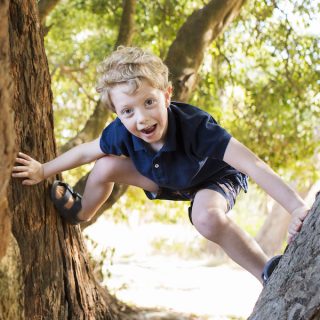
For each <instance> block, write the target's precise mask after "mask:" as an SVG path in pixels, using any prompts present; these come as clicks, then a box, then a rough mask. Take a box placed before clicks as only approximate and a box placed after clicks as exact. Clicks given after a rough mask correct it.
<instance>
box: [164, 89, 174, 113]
mask: <svg viewBox="0 0 320 320" xmlns="http://www.w3.org/2000/svg"><path fill="white" fill-rule="evenodd" d="M171 96H172V87H171V86H169V87H168V88H167V90H166V92H165V93H164V97H165V99H166V106H167V108H169V106H170V103H171Z"/></svg>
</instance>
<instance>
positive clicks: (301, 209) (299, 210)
mask: <svg viewBox="0 0 320 320" xmlns="http://www.w3.org/2000/svg"><path fill="white" fill-rule="evenodd" d="M223 160H224V161H225V162H226V163H228V164H229V165H231V166H232V167H234V168H235V169H237V170H239V171H240V172H242V173H245V174H247V175H248V176H249V177H251V178H252V179H253V180H254V181H255V182H256V183H257V184H258V185H259V186H260V187H261V188H262V189H264V190H265V191H266V192H267V193H268V194H269V195H270V196H271V197H272V198H273V199H275V200H276V201H277V202H278V203H279V204H280V205H281V206H283V207H284V208H285V209H286V210H287V211H288V212H289V213H291V215H292V220H291V224H290V226H289V241H291V240H292V238H293V237H294V236H295V235H296V233H297V232H299V230H300V228H301V226H302V222H303V220H304V218H305V217H306V215H307V213H308V210H309V208H308V206H307V205H306V203H305V202H304V201H303V200H302V198H301V197H300V196H299V195H298V194H297V193H296V192H295V191H294V190H293V189H291V188H290V187H289V186H288V185H287V184H286V183H285V182H284V181H283V180H282V179H281V178H280V177H279V176H278V175H277V174H276V173H275V172H274V171H273V170H272V169H271V168H270V167H269V166H268V165H267V164H266V163H265V162H263V161H262V160H261V159H259V158H258V157H257V156H256V155H255V154H254V153H253V152H251V151H250V150H249V149H248V148H246V147H245V146H244V145H243V144H241V143H240V142H239V141H237V140H236V139H234V138H231V140H230V142H229V144H228V146H227V149H226V151H225V154H224V158H223Z"/></svg>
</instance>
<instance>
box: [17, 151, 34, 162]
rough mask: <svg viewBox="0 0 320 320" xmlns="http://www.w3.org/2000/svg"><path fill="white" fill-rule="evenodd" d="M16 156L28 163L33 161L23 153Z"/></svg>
mask: <svg viewBox="0 0 320 320" xmlns="http://www.w3.org/2000/svg"><path fill="white" fill-rule="evenodd" d="M18 156H19V157H21V158H23V159H25V160H28V161H31V160H33V159H32V158H31V157H30V156H28V155H27V154H25V153H23V152H19V153H18Z"/></svg>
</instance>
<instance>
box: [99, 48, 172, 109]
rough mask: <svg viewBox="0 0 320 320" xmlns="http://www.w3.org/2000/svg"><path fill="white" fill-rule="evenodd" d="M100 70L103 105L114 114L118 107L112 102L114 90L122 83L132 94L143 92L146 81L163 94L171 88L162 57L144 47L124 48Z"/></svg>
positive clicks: (115, 53) (102, 64) (112, 55)
mask: <svg viewBox="0 0 320 320" xmlns="http://www.w3.org/2000/svg"><path fill="white" fill-rule="evenodd" d="M97 70H98V73H99V74H100V78H99V80H98V83H97V87H96V90H97V92H99V93H100V95H101V102H102V103H103V104H104V105H106V106H107V107H108V108H109V109H111V110H112V111H115V108H114V105H113V103H112V101H111V99H110V94H109V93H110V89H111V88H113V87H114V86H116V85H118V84H120V83H128V84H130V86H129V88H130V89H129V90H130V91H129V92H128V93H129V94H132V93H134V92H135V91H136V90H138V89H139V87H140V86H141V81H142V80H147V81H149V83H150V84H151V86H152V87H154V88H157V89H159V90H163V91H165V90H167V89H168V87H169V86H171V83H170V81H169V80H168V77H169V71H168V67H167V66H166V65H165V64H164V63H163V61H162V60H161V59H160V58H159V57H157V56H156V55H154V54H152V53H150V52H148V51H144V50H142V49H141V48H136V47H123V46H120V47H118V49H117V50H116V51H114V52H113V53H112V54H111V55H110V56H109V57H107V58H106V59H105V60H104V61H103V62H102V63H101V64H100V65H99V66H98V69H97Z"/></svg>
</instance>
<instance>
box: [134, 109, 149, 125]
mask: <svg viewBox="0 0 320 320" xmlns="http://www.w3.org/2000/svg"><path fill="white" fill-rule="evenodd" d="M136 117H137V123H138V124H145V123H146V122H147V121H148V115H147V112H146V111H145V110H143V109H142V110H138V111H137V112H136Z"/></svg>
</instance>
